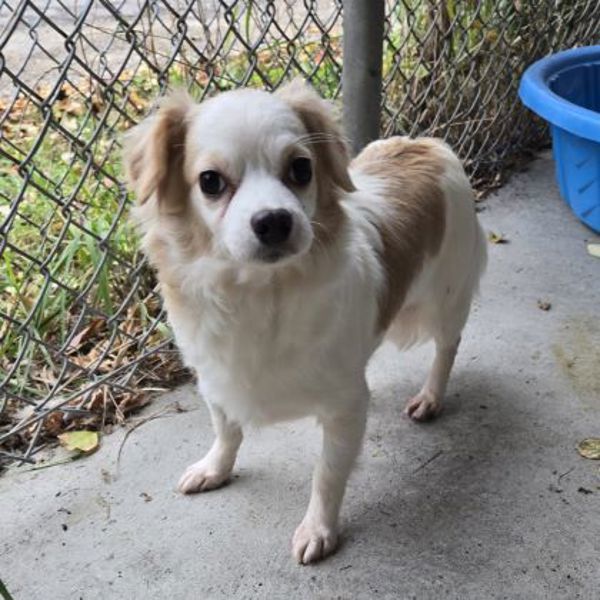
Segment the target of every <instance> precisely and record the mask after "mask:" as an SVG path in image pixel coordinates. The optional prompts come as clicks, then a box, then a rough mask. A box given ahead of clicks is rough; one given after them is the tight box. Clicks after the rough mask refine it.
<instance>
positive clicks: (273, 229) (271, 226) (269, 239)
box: [250, 208, 293, 246]
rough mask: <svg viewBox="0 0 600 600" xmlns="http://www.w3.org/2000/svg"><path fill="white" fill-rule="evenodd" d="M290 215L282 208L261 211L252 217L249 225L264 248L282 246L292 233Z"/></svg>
mask: <svg viewBox="0 0 600 600" xmlns="http://www.w3.org/2000/svg"><path fill="white" fill-rule="evenodd" d="M292 224H293V223H292V213H291V212H290V211H289V210H285V209H284V208H278V209H277V210H261V211H259V212H257V213H256V214H255V215H253V216H252V218H251V219H250V225H252V229H253V231H254V233H255V234H256V237H257V238H258V239H259V240H260V241H261V242H262V243H263V244H264V245H265V246H277V245H278V244H282V243H283V242H285V241H286V240H287V239H288V238H289V237H290V233H291V232H292Z"/></svg>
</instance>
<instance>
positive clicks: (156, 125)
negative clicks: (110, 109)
mask: <svg viewBox="0 0 600 600" xmlns="http://www.w3.org/2000/svg"><path fill="white" fill-rule="evenodd" d="M193 107H194V102H193V101H192V99H191V97H190V96H189V95H188V94H187V93H186V92H183V91H177V92H173V93H171V94H170V95H169V96H167V97H165V98H164V99H163V100H162V101H161V102H160V104H159V108H158V110H157V112H156V113H155V114H154V115H152V116H150V117H148V118H147V119H146V120H145V121H143V122H142V123H140V124H139V125H137V126H136V127H134V128H133V129H132V130H130V131H129V132H128V133H127V134H126V137H125V150H124V164H125V172H126V175H127V180H128V183H129V186H130V187H131V189H132V190H133V191H134V192H135V195H136V197H137V200H138V202H139V203H140V204H143V203H144V202H146V201H147V200H148V198H150V197H151V196H152V195H153V194H156V196H157V199H158V202H159V205H161V206H164V207H166V206H168V207H169V208H170V210H175V211H176V210H177V207H180V208H181V207H183V206H184V205H185V202H186V199H187V197H188V195H189V191H190V190H189V185H188V184H187V182H186V180H185V176H184V168H183V167H184V159H185V138H186V133H187V128H188V122H189V118H190V114H191V112H192V108H193Z"/></svg>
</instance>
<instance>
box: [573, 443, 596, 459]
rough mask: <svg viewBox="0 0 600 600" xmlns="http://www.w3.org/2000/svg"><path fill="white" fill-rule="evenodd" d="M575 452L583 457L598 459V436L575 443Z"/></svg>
mask: <svg viewBox="0 0 600 600" xmlns="http://www.w3.org/2000/svg"><path fill="white" fill-rule="evenodd" d="M577 452H579V454H581V456H583V458H589V459H590V460H600V438H586V439H585V440H581V442H579V444H577Z"/></svg>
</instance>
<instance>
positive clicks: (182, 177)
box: [125, 81, 354, 265]
mask: <svg viewBox="0 0 600 600" xmlns="http://www.w3.org/2000/svg"><path fill="white" fill-rule="evenodd" d="M348 162H349V159H348V153H347V150H346V145H345V143H344V141H343V139H342V137H341V133H340V130H339V129H338V127H337V125H336V123H335V120H334V118H333V116H332V112H331V109H330V107H329V105H328V104H327V103H326V102H325V101H324V100H322V99H321V98H319V97H318V96H317V94H316V93H315V92H314V91H312V89H310V88H309V87H308V86H307V85H305V84H303V83H302V82H299V81H295V82H292V83H291V84H289V85H288V86H286V87H285V88H283V89H282V90H281V91H280V92H278V93H275V94H269V93H267V92H263V91H258V90H250V89H246V90H238V91H233V92H226V93H223V94H221V95H219V96H217V97H215V98H211V99H210V100H207V101H205V102H203V103H202V104H199V105H198V104H194V103H193V102H192V101H191V100H190V99H189V97H187V96H186V95H185V94H182V93H176V94H174V95H171V96H169V97H168V98H167V99H166V100H165V101H164V102H163V103H162V104H161V106H160V107H159V109H158V111H157V112H156V114H155V115H153V116H152V117H150V118H149V119H147V120H146V121H145V122H143V123H142V124H141V125H139V126H138V127H136V128H135V129H134V130H133V131H132V132H131V133H130V134H129V139H128V142H127V146H126V154H125V164H126V169H127V172H128V176H129V180H130V183H131V185H132V187H133V189H134V191H135V193H136V195H137V198H138V202H139V203H141V204H146V203H148V202H149V201H150V203H151V204H152V207H153V208H152V210H154V211H155V213H156V214H155V215H154V219H155V221H158V222H160V220H161V217H162V218H164V219H165V220H166V219H169V218H170V219H171V220H172V218H173V217H175V218H177V217H179V218H180V219H181V220H183V221H185V222H186V223H187V226H188V227H192V226H195V227H196V228H197V229H201V230H202V232H201V233H200V232H198V231H197V232H195V235H196V237H197V236H201V237H202V238H203V243H202V244H199V245H197V247H202V248H203V252H208V253H211V254H213V255H214V256H217V257H219V258H224V259H229V260H231V261H234V262H236V263H242V264H247V263H252V264H257V263H258V264H277V265H279V264H284V263H286V262H288V261H290V260H293V259H294V257H299V256H302V255H303V254H306V253H307V252H308V251H309V250H310V248H311V247H312V246H313V245H314V244H315V239H317V240H320V241H325V240H327V239H329V238H331V236H332V235H333V234H334V232H335V229H336V227H338V226H339V221H340V218H341V217H340V215H341V210H340V207H339V197H340V193H341V192H343V191H351V190H353V189H354V188H353V185H352V181H351V180H350V176H349V174H348ZM194 223H195V225H193V224H194ZM159 226H160V225H159ZM188 238H189V236H188ZM186 243H189V240H188V242H186Z"/></svg>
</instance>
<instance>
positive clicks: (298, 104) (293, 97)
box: [277, 79, 356, 192]
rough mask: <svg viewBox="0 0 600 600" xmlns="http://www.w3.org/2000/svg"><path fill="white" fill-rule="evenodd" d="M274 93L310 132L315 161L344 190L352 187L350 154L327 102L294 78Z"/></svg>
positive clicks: (349, 190) (347, 190)
mask: <svg viewBox="0 0 600 600" xmlns="http://www.w3.org/2000/svg"><path fill="white" fill-rule="evenodd" d="M277 95H278V96H279V97H280V98H281V99H282V100H284V101H285V102H286V103H287V104H289V106H290V107H291V108H292V109H293V110H294V111H295V112H296V113H297V114H298V116H299V117H300V120H301V121H302V123H303V124H304V127H306V130H307V132H308V134H309V135H310V136H311V138H312V139H311V143H310V145H311V147H312V148H314V149H315V153H316V154H317V157H318V165H317V166H322V167H323V171H324V173H325V175H326V176H328V177H330V178H331V180H332V181H333V183H334V184H335V185H337V186H338V187H340V188H341V189H343V190H344V191H346V192H353V191H354V190H355V189H356V188H355V187H354V184H353V183H352V180H351V179H350V175H349V173H348V165H349V164H350V157H349V154H348V147H347V146H346V142H345V140H344V137H343V134H342V130H341V128H340V126H339V125H338V123H337V122H336V120H335V118H334V116H333V110H332V107H331V105H330V104H329V103H328V102H327V101H326V100H323V99H322V98H321V97H320V96H319V95H318V94H317V93H316V92H315V91H314V90H313V89H312V88H311V87H310V86H309V85H308V84H307V83H305V82H304V81H302V80H301V79H294V80H293V81H292V82H291V83H288V84H287V85H286V86H284V87H282V88H281V89H280V90H279V91H278V92H277Z"/></svg>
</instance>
